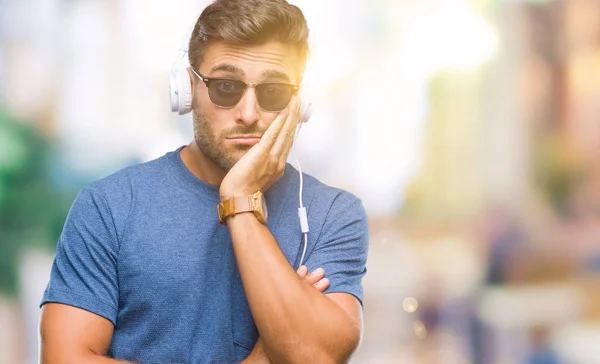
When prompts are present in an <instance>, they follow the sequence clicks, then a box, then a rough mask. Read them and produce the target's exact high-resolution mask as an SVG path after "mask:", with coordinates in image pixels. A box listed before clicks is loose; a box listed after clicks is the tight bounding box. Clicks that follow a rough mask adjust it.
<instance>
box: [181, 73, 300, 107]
mask: <svg viewBox="0 0 600 364" xmlns="http://www.w3.org/2000/svg"><path fill="white" fill-rule="evenodd" d="M190 69H191V70H192V72H194V74H195V75H196V77H198V78H199V79H201V80H202V81H203V82H204V83H205V84H206V89H207V91H208V98H209V99H210V102H212V104H213V105H215V106H216V107H220V108H222V109H231V108H233V107H235V106H236V105H237V104H238V103H239V102H240V101H241V100H242V98H243V97H244V95H245V94H246V90H247V89H249V88H256V87H257V86H260V85H272V84H275V85H285V86H290V88H291V89H292V91H293V92H292V97H294V95H296V93H297V92H298V89H300V86H297V85H294V84H291V83H285V82H260V83H246V82H244V81H240V80H234V79H231V78H222V77H206V76H203V75H202V74H201V73H200V72H196V70H195V69H194V68H193V67H190ZM213 81H230V82H240V83H243V84H244V85H246V87H245V88H244V90H243V91H242V94H241V95H240V99H239V100H238V102H236V103H235V105H232V106H221V105H217V104H216V103H215V102H214V101H213V100H212V98H211V97H210V90H209V89H210V84H211V82H213ZM290 100H291V97H290ZM256 101H257V102H258V106H260V108H261V109H262V110H263V111H267V112H279V111H281V110H283V109H285V107H283V108H282V109H281V110H268V109H265V108H264V107H263V106H262V105H261V104H260V100H259V99H258V94H257V97H256ZM288 104H289V101H288V103H287V104H286V107H287V105H288Z"/></svg>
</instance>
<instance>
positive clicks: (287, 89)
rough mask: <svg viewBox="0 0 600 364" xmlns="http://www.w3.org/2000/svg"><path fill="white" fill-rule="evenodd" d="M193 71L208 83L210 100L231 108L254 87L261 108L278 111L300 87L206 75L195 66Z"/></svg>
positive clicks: (219, 105)
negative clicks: (197, 70)
mask: <svg viewBox="0 0 600 364" xmlns="http://www.w3.org/2000/svg"><path fill="white" fill-rule="evenodd" d="M192 72H194V74H195V75H196V76H197V77H198V78H199V79H201V80H202V81H204V83H205V84H206V87H207V88H208V97H209V98H210V101H211V102H212V103H213V104H215V105H216V106H218V107H223V108H231V107H234V106H235V105H237V103H238V102H240V100H241V99H242V96H244V93H245V92H246V89H248V88H249V87H254V89H255V90H256V99H257V100H258V105H259V106H260V108H261V109H263V110H265V111H275V112H278V111H281V110H283V109H285V108H286V106H287V105H288V104H289V103H290V100H291V99H292V97H293V96H294V95H295V94H296V92H298V88H299V87H298V86H296V85H291V84H289V83H278V82H265V83H245V82H242V81H239V80H230V79H227V78H210V77H204V76H202V74H200V73H198V72H196V70H194V69H193V68H192Z"/></svg>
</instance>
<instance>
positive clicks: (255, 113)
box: [236, 87, 260, 125]
mask: <svg viewBox="0 0 600 364" xmlns="http://www.w3.org/2000/svg"><path fill="white" fill-rule="evenodd" d="M236 108H237V113H236V121H237V122H238V123H242V124H245V125H252V124H254V123H256V122H257V121H258V119H259V118H260V107H259V105H258V100H257V99H256V92H255V91H254V87H249V88H248V89H246V92H245V93H244V95H243V96H242V99H241V100H240V102H239V103H238V104H237V106H236Z"/></svg>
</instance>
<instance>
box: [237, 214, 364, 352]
mask: <svg viewBox="0 0 600 364" xmlns="http://www.w3.org/2000/svg"><path fill="white" fill-rule="evenodd" d="M227 225H228V226H229V229H230V231H231V239H232V242H233V248H234V252H235V256H236V260H237V263H238V267H239V270H240V275H241V277H242V282H243V285H244V289H245V292H246V296H247V298H248V303H249V305H250V309H251V311H252V315H253V317H254V321H255V323H256V325H257V327H258V331H259V332H260V335H261V338H262V340H263V342H262V344H263V346H264V350H265V351H266V353H267V355H268V356H269V358H271V360H272V361H273V362H276V363H279V362H291V363H305V362H309V361H313V362H314V361H316V362H318V363H341V362H345V361H347V360H348V359H349V357H350V355H351V354H352V353H353V352H354V350H355V349H356V347H357V346H358V343H359V340H360V337H361V330H362V309H361V307H360V303H359V302H358V300H357V299H356V298H355V297H354V296H352V295H349V294H345V293H333V294H329V295H323V294H322V293H321V292H319V291H318V290H317V289H315V288H314V287H313V286H312V285H310V284H307V283H306V282H303V281H301V280H299V279H298V277H297V275H296V273H295V272H294V270H293V269H292V268H291V267H290V265H289V263H288V261H287V259H286V258H285V256H284V255H283V253H282V252H281V250H280V248H279V245H278V244H277V242H276V241H275V239H274V238H273V235H271V232H270V231H269V229H268V228H267V227H266V226H264V225H263V224H261V223H260V222H259V221H258V220H257V219H256V217H255V216H254V215H253V214H250V213H243V214H239V215H235V216H234V217H232V218H229V219H228V220H227ZM265 276H269V277H270V279H268V280H264V279H262V277H265Z"/></svg>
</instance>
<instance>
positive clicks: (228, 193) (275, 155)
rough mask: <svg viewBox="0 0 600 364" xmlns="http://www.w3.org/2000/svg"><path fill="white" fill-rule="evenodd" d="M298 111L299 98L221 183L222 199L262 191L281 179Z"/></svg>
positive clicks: (284, 111) (282, 113) (285, 110)
mask: <svg viewBox="0 0 600 364" xmlns="http://www.w3.org/2000/svg"><path fill="white" fill-rule="evenodd" d="M299 108H300V104H299V102H298V98H297V97H294V98H292V101H290V104H289V105H288V107H287V108H286V109H284V110H283V111H282V112H281V113H279V115H278V116H277V118H275V120H274V121H273V122H272V123H271V125H269V128H268V129H267V130H266V131H265V133H264V134H263V136H262V138H261V139H260V141H259V142H258V143H257V144H255V145H254V146H253V147H252V148H250V150H248V152H246V154H244V156H243V157H242V158H240V160H239V161H238V162H237V163H236V164H235V165H234V166H233V167H232V168H231V170H229V172H228V173H227V175H226V176H225V177H224V178H223V181H222V182H221V187H220V194H221V200H225V199H228V198H230V197H238V196H247V195H251V194H253V193H255V192H256V191H262V192H264V191H266V190H268V189H269V188H270V187H271V186H272V185H273V184H274V183H275V182H277V180H279V178H281V176H283V172H284V171H285V164H286V161H287V157H288V154H289V152H290V148H291V146H292V143H293V141H294V133H295V131H296V126H297V125H298V115H299V112H300V110H299Z"/></svg>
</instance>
